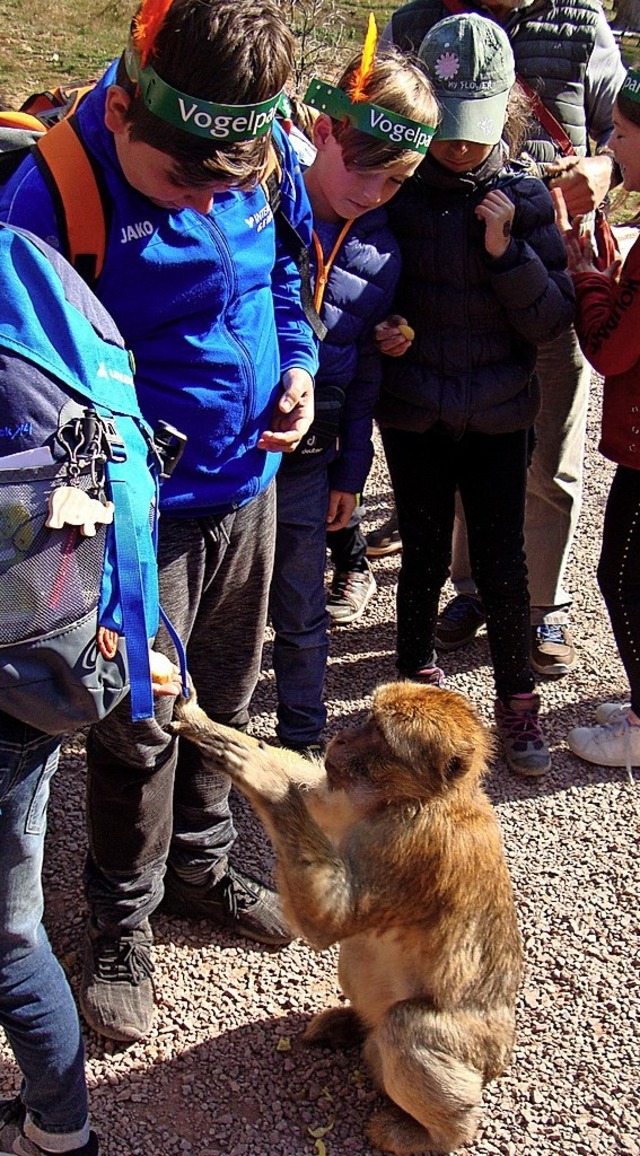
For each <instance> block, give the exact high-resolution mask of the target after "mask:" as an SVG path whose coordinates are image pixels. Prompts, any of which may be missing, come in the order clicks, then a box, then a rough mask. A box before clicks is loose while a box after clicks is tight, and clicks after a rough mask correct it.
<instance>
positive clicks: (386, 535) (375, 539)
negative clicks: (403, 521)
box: [367, 510, 402, 558]
mask: <svg viewBox="0 0 640 1156" xmlns="http://www.w3.org/2000/svg"><path fill="white" fill-rule="evenodd" d="M401 549H402V538H401V537H400V530H399V529H398V515H397V514H396V512H395V510H394V511H393V513H392V515H391V517H390V518H388V519H387V521H386V522H384V524H383V525H382V526H380V528H379V529H378V530H371V531H370V532H369V533H368V534H367V558H386V557H387V555H388V554H398V553H399V551H400V550H401Z"/></svg>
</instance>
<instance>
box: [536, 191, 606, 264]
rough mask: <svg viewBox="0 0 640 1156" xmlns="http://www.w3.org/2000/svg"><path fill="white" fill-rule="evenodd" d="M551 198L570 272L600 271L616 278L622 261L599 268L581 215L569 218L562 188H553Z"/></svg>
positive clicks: (589, 235)
mask: <svg viewBox="0 0 640 1156" xmlns="http://www.w3.org/2000/svg"><path fill="white" fill-rule="evenodd" d="M551 200H552V201H553V207H554V209H555V214H556V225H557V226H558V229H559V230H560V232H561V233H562V239H563V241H564V247H565V249H566V252H567V268H568V269H569V272H570V273H598V274H600V276H601V277H606V278H607V279H608V280H615V279H616V278H617V276H618V273H619V272H620V267H621V265H622V262H621V261H614V262H613V264H612V265H610V266H609V268H608V269H603V270H601V269H599V268H598V266H597V264H596V253H595V252H594V248H593V243H592V239H591V234H590V233H582V232H581V231H580V219H581V218H580V217H574V218H573V220H571V219H570V218H569V211H568V209H567V202H566V200H565V198H564V194H563V192H562V190H561V189H560V188H558V187H555V188H552V189H551Z"/></svg>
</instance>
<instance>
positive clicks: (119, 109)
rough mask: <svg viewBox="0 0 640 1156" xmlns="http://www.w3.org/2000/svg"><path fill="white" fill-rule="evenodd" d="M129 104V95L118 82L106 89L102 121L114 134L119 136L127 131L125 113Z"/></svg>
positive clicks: (127, 125) (127, 123)
mask: <svg viewBox="0 0 640 1156" xmlns="http://www.w3.org/2000/svg"><path fill="white" fill-rule="evenodd" d="M130 104H131V97H130V96H129V93H128V92H126V91H125V89H124V88H120V86H119V85H118V84H112V85H111V86H110V87H109V88H108V89H107V101H106V104H105V110H104V123H105V125H106V126H107V128H108V129H109V132H112V133H113V134H114V135H115V136H121V135H122V134H123V133H125V132H128V129H129V122H128V120H127V113H128V111H129V105H130Z"/></svg>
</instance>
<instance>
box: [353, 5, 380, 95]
mask: <svg viewBox="0 0 640 1156" xmlns="http://www.w3.org/2000/svg"><path fill="white" fill-rule="evenodd" d="M377 44H378V29H377V26H376V18H375V16H374V15H373V12H370V13H369V24H368V26H367V35H366V36H365V38H364V46H363V48H362V60H361V61H360V67H359V68H358V69H357V70H356V72H355V74H354V77H353V81H352V82H351V86H350V89H349V96H350V97H351V100H352V101H353V102H354V103H357V101H360V100H366V99H367V96H366V87H367V80H368V79H369V75H370V73H371V69H372V68H373V62H374V60H375V56H376V47H377Z"/></svg>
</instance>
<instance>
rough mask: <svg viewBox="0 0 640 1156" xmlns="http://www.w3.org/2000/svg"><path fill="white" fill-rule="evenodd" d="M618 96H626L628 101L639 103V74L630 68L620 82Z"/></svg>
mask: <svg viewBox="0 0 640 1156" xmlns="http://www.w3.org/2000/svg"><path fill="white" fill-rule="evenodd" d="M620 96H628V97H629V100H638V101H640V72H636V70H635V69H634V68H630V69H629V71H628V72H627V75H626V76H625V78H624V80H623V82H622V88H621V89H620Z"/></svg>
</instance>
